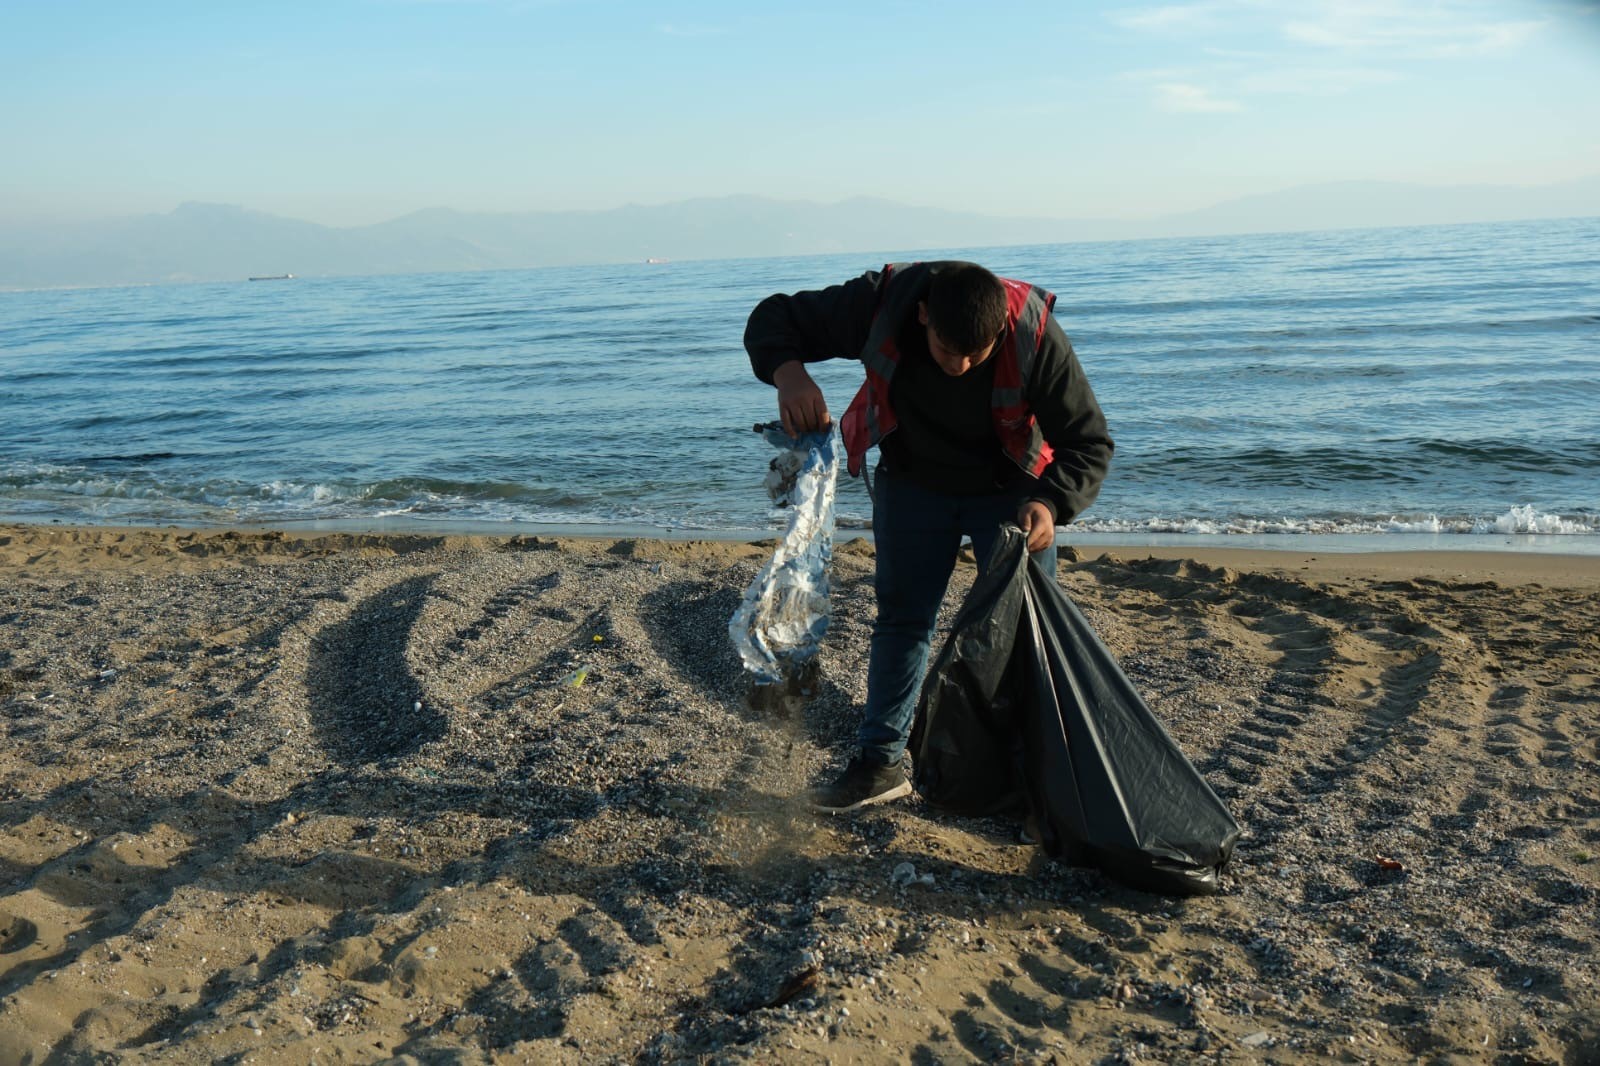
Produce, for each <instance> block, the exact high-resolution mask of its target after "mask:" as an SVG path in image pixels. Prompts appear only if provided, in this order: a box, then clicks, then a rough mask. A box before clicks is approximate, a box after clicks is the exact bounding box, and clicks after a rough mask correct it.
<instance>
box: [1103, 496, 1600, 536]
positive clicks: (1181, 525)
mask: <svg viewBox="0 0 1600 1066" xmlns="http://www.w3.org/2000/svg"><path fill="white" fill-rule="evenodd" d="M1073 528H1074V529H1081V530H1083V531H1084V532H1087V533H1129V534H1149V533H1160V534H1179V535H1183V534H1193V535H1196V536H1213V537H1214V536H1228V535H1252V536H1256V535H1261V534H1300V533H1304V534H1368V535H1370V534H1374V533H1382V534H1399V535H1405V534H1431V535H1440V534H1458V533H1459V534H1480V535H1481V534H1487V533H1503V534H1533V533H1537V534H1542V535H1558V536H1559V535H1571V536H1592V535H1594V534H1596V533H1600V515H1587V516H1585V515H1570V516H1568V515H1558V514H1548V513H1545V512H1542V511H1540V510H1539V509H1538V508H1537V507H1535V506H1533V505H1532V504H1529V505H1525V506H1521V507H1513V508H1512V509H1511V510H1509V511H1507V512H1506V513H1505V514H1502V515H1497V516H1493V517H1470V516H1456V517H1440V516H1439V515H1436V514H1427V515H1410V516H1400V515H1391V516H1389V517H1387V518H1377V517H1371V516H1351V517H1339V518H1287V517H1284V518H1248V517H1241V518H1166V517H1155V518H1140V519H1100V520H1096V519H1093V518H1091V519H1088V520H1086V521H1081V522H1078V523H1075V524H1074V526H1073Z"/></svg>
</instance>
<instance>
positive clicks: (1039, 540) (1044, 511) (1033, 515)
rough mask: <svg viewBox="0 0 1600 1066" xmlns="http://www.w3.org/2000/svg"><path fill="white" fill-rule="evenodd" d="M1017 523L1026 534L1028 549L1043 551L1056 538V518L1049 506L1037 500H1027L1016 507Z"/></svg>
mask: <svg viewBox="0 0 1600 1066" xmlns="http://www.w3.org/2000/svg"><path fill="white" fill-rule="evenodd" d="M1017 525H1019V526H1021V527H1022V531H1023V532H1024V533H1026V534H1027V535H1028V550H1029V551H1030V552H1037V551H1043V550H1044V549H1046V548H1048V547H1050V545H1051V544H1052V543H1053V542H1054V541H1055V539H1056V519H1055V515H1053V514H1051V513H1050V508H1048V507H1046V506H1045V505H1044V504H1042V503H1040V502H1039V501H1038V500H1029V501H1028V502H1027V503H1025V504H1023V505H1022V506H1021V507H1019V508H1017Z"/></svg>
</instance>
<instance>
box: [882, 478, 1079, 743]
mask: <svg viewBox="0 0 1600 1066" xmlns="http://www.w3.org/2000/svg"><path fill="white" fill-rule="evenodd" d="M875 488H876V490H877V493H876V494H877V500H876V502H875V503H874V505H873V508H872V533H873V538H874V539H875V540H876V541H877V559H878V566H877V574H876V577H875V579H874V584H873V587H874V590H875V591H876V592H877V597H878V620H877V622H876V623H874V625H873V627H872V651H871V654H870V655H869V657H868V660H867V706H866V709H865V710H864V711H863V712H862V721H861V732H860V735H859V743H860V746H861V751H862V754H863V755H866V756H867V757H868V758H872V759H881V760H882V761H884V762H886V763H887V762H895V761H896V760H898V759H899V758H900V755H901V753H903V752H904V751H905V750H906V739H907V737H908V736H909V735H910V733H911V720H912V717H913V716H914V715H915V713H916V709H917V696H918V694H919V692H920V691H921V689H922V675H923V673H924V672H925V671H926V670H927V668H928V647H929V644H930V643H931V641H932V639H933V629H934V623H935V622H936V621H937V619H938V616H939V604H940V602H941V601H943V599H944V591H945V586H946V585H948V584H949V583H950V573H951V571H952V570H954V569H955V564H956V553H957V552H958V551H960V548H961V538H962V536H963V535H966V536H969V537H971V538H972V549H973V553H974V554H975V555H976V556H977V559H978V567H979V569H980V572H981V570H982V568H983V567H984V565H985V564H986V563H987V562H988V561H989V553H990V551H992V550H993V548H994V545H995V542H996V541H997V540H998V539H999V537H1000V527H1001V526H1002V525H1003V524H1005V523H1007V522H1011V523H1015V522H1016V520H1017V509H1018V508H1019V507H1021V506H1022V502H1023V500H1024V499H1025V498H1026V497H1023V496H1018V495H1016V494H1014V493H1000V494H996V495H991V496H947V495H945V494H944V493H941V492H934V491H932V490H930V489H924V488H921V487H919V486H917V485H913V484H911V483H910V482H907V481H904V480H899V479H896V478H895V476H894V475H893V474H890V473H886V472H885V471H883V470H882V469H881V468H880V470H879V471H878V477H877V481H876V484H875ZM1033 557H1034V558H1035V559H1036V560H1038V561H1039V563H1040V564H1041V565H1043V566H1044V567H1045V570H1046V572H1047V573H1051V574H1054V573H1055V572H1056V548H1055V544H1054V543H1053V542H1052V543H1051V545H1050V546H1049V547H1048V548H1046V549H1044V550H1043V551H1040V552H1036V553H1034V556H1033Z"/></svg>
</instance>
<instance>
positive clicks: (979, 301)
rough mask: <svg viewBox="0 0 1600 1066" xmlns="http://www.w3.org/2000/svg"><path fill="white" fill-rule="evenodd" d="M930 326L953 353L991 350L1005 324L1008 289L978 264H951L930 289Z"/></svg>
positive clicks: (940, 272)
mask: <svg viewBox="0 0 1600 1066" xmlns="http://www.w3.org/2000/svg"><path fill="white" fill-rule="evenodd" d="M927 304H928V325H930V326H932V327H933V331H934V332H935V333H937V334H938V335H939V339H940V340H942V341H943V342H944V343H945V344H946V345H947V346H949V347H950V348H951V349H952V350H954V351H956V352H959V353H960V354H962V355H969V354H971V353H973V352H977V351H981V350H983V349H984V348H986V347H988V346H989V344H990V343H992V342H993V341H994V339H995V338H996V337H998V336H1000V331H1001V330H1002V329H1004V328H1005V325H1006V290H1005V287H1004V286H1002V285H1001V284H1000V279H999V278H997V277H995V276H994V275H993V274H991V273H989V272H988V271H987V270H985V269H983V267H981V266H979V265H978V264H977V263H951V264H950V265H948V266H945V267H942V268H940V269H939V270H937V271H935V272H934V275H933V281H932V284H930V285H929V287H928V300H927Z"/></svg>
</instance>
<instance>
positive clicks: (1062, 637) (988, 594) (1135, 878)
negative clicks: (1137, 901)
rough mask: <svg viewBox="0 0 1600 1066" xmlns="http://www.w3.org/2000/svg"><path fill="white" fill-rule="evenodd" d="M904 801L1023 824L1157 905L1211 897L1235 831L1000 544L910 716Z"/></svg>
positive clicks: (1082, 630) (1014, 534) (1106, 656)
mask: <svg viewBox="0 0 1600 1066" xmlns="http://www.w3.org/2000/svg"><path fill="white" fill-rule="evenodd" d="M911 752H912V757H913V759H914V760H915V766H916V772H915V779H916V785H917V790H918V791H919V792H921V793H922V795H923V797H924V798H925V799H927V800H928V801H929V802H930V803H932V804H934V805H935V806H938V807H942V808H944V809H946V810H950V811H953V812H956V813H960V814H970V815H990V814H1014V815H1022V814H1031V815H1032V818H1033V821H1034V822H1035V824H1036V825H1037V827H1038V831H1039V837H1040V843H1041V844H1042V845H1043V846H1044V848H1045V849H1046V850H1047V851H1048V852H1049V853H1050V854H1051V855H1052V856H1054V857H1056V858H1058V859H1061V860H1063V861H1065V862H1068V863H1070V864H1072V865H1074V866H1094V867H1098V868H1099V869H1100V870H1102V871H1103V872H1105V873H1106V874H1107V875H1109V876H1111V877H1114V878H1116V879H1117V880H1119V881H1121V882H1123V883H1124V884H1127V885H1130V886H1132V887H1134V888H1139V889H1143V890H1145V891H1150V892H1158V893H1163V894H1168V895H1208V894H1210V893H1214V892H1216V891H1217V888H1218V884H1217V879H1218V875H1219V873H1220V872H1221V871H1222V870H1223V869H1224V868H1225V867H1226V865H1227V862H1228V858H1229V856H1230V855H1231V854H1232V853H1233V845H1234V842H1235V841H1236V840H1237V839H1238V837H1239V825H1238V823H1237V822H1235V821H1234V820H1233V817H1232V816H1231V815H1230V814H1229V813H1228V810H1227V808H1226V807H1224V806H1223V804H1222V801H1221V800H1220V799H1218V798H1217V795H1216V793H1214V792H1213V791H1211V787H1210V786H1209V785H1207V784H1206V782H1205V779H1204V778H1202V777H1201V776H1200V773H1199V771H1197V770H1196V769H1195V768H1194V766H1193V765H1192V764H1191V763H1190V762H1189V760H1188V759H1186V758H1185V757H1184V755H1183V752H1181V751H1180V750H1178V745H1177V744H1176V743H1175V742H1174V741H1173V739H1172V737H1171V736H1169V735H1168V733H1167V731H1166V729H1165V728H1164V727H1163V726H1162V725H1161V723H1160V721H1159V720H1157V718H1156V717H1155V715H1154V714H1152V713H1151V711H1150V708H1149V707H1147V706H1145V702H1144V700H1143V699H1141V698H1140V696H1139V693H1138V692H1137V691H1136V690H1135V689H1134V687H1133V684H1132V682H1130V681H1129V680H1128V678H1127V676H1126V675H1125V674H1124V673H1123V672H1122V668H1121V667H1120V666H1118V665H1117V661H1116V659H1115V658H1113V657H1112V655H1111V652H1110V651H1109V650H1107V649H1106V646H1105V645H1104V644H1102V643H1101V642H1100V638H1099V637H1098V636H1096V635H1095V632H1094V630H1093V629H1092V628H1091V627H1090V625H1089V622H1088V620H1087V619H1085V618H1084V616H1083V614H1082V612H1081V611H1079V610H1078V608H1077V605H1076V604H1074V603H1073V602H1072V601H1071V600H1070V599H1068V598H1067V595H1066V593H1065V592H1063V591H1062V589H1061V586H1060V585H1059V584H1057V583H1056V580H1055V578H1054V575H1050V574H1046V573H1044V571H1043V570H1041V569H1040V568H1039V567H1038V566H1037V565H1035V564H1033V563H1031V562H1030V560H1029V556H1028V551H1027V538H1026V537H1025V536H1024V534H1023V533H1022V531H1021V530H1019V529H1017V528H1015V527H1010V528H1007V529H1005V530H1003V531H1002V534H1001V537H1000V540H999V542H998V543H997V544H996V546H995V549H994V554H993V556H992V557H991V558H990V559H989V562H988V566H987V568H986V571H985V573H984V574H983V575H981V576H980V577H979V578H978V580H977V582H976V583H975V584H974V585H973V587H972V591H971V592H970V593H969V594H968V595H967V599H966V602H964V603H963V604H962V605H961V610H960V612H959V614H958V615H957V616H956V621H955V627H954V629H953V631H952V632H951V634H950V638H949V639H948V640H947V641H946V642H945V645H944V648H943V649H942V650H941V651H940V652H939V657H938V658H937V659H936V660H935V662H934V667H933V670H932V671H931V672H930V673H929V675H928V679H927V681H926V682H925V683H924V685H923V688H922V695H921V698H920V700H919V701H918V704H917V717H916V722H915V724H914V726H913V728H912V733H911Z"/></svg>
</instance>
